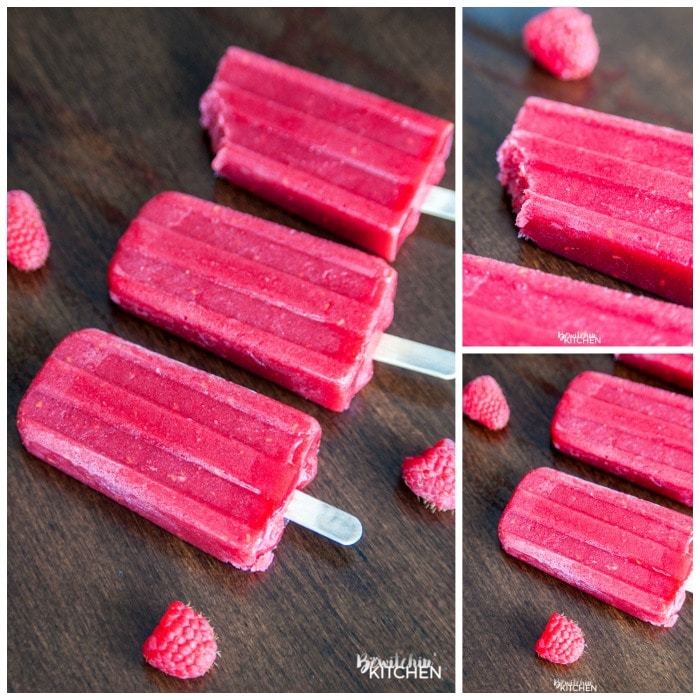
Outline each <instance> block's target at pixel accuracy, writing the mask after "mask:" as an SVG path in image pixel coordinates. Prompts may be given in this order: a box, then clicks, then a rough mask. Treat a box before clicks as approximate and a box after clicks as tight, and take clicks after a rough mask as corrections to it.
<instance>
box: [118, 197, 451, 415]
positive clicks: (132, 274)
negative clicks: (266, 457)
mask: <svg viewBox="0 0 700 700" xmlns="http://www.w3.org/2000/svg"><path fill="white" fill-rule="evenodd" d="M108 278H109V291H110V296H111V298H112V300H113V301H114V302H116V303H117V304H119V305H120V306H122V307H123V308H125V309H127V310H128V311H130V312H132V313H134V314H136V315H137V316H140V317H141V318H145V319H146V320H147V321H149V322H151V323H153V324H155V325H157V326H160V327H162V328H165V329H166V330H168V331H170V332H172V333H175V334H176V335H179V336H181V337H183V338H185V339H186V340H189V341H190V342H192V343H195V344H197V345H200V346H203V347H205V348H207V349H208V350H211V351H212V352H214V353H216V354H218V355H220V356H221V357H224V358H226V359H228V360H230V361H231V362H234V363H235V364H237V365H239V366H241V367H244V368H245V369H247V370H249V371H252V372H255V373H257V374H260V375H261V376H263V377H265V378H267V379H269V380H271V381H273V382H276V383H278V384H280V385H281V386H284V387H285V388H287V389H290V390H291V391H294V392H296V393H298V394H300V395H301V396H304V397H305V398H307V399H310V400H312V401H315V402H317V403H319V404H321V405H322V406H325V407H326V408H330V409H331V410H335V411H342V410H345V409H346V408H347V407H348V406H349V404H350V401H351V399H352V397H353V396H354V395H355V394H356V393H357V392H358V391H360V389H362V387H364V386H365V385H366V384H367V382H368V381H369V380H370V378H371V377H372V373H373V357H374V354H375V352H376V351H377V350H378V349H382V348H385V341H387V340H391V339H393V336H389V338H388V339H387V337H386V335H385V334H384V333H383V332H384V330H385V329H386V328H387V327H388V326H389V324H390V323H391V321H392V318H393V314H394V306H393V300H394V295H395V291H396V282H397V275H396V272H395V270H394V269H393V268H392V267H391V266H390V265H388V264H387V263H386V262H385V261H384V260H381V259H380V258H378V257H376V256H372V255H369V254H367V253H364V252H363V251H359V250H356V249H353V248H349V247H347V246H344V245H340V244H338V243H334V242H332V241H329V240H326V239H322V238H320V237H318V236H312V235H310V234H307V233H303V232H301V231H295V230H293V229H290V228H287V227H284V226H280V225H278V224H273V223H271V222H269V221H264V220H262V219H259V218H257V217H253V216H250V215H247V214H243V213H241V212H237V211H234V210H233V209H229V208H228V207H224V206H221V205H218V204H214V203H212V202H206V201H204V200H201V199H198V198H196V197H191V196H189V195H185V194H180V193H177V192H164V193H162V194H160V195H157V196H156V197H154V198H153V199H151V200H150V201H149V202H147V203H146V204H145V205H144V206H143V207H142V208H141V210H140V211H139V213H138V215H137V216H136V218H135V219H134V221H132V223H131V224H130V226H129V227H128V229H127V231H126V232H125V234H124V236H123V237H122V238H121V240H120V241H119V244H118V246H117V250H116V252H115V254H114V257H113V258H112V261H111V263H110V266H109V273H108ZM421 347H422V348H423V349H425V348H426V347H427V348H428V349H429V350H430V348H429V346H421ZM433 350H434V351H435V352H434V353H433V355H435V354H438V353H440V351H439V349H433ZM442 353H443V354H444V353H445V351H442ZM449 357H450V358H451V360H452V362H451V364H452V368H453V371H454V354H453V353H449ZM382 358H383V359H385V360H386V359H390V358H387V357H386V356H385V355H384V354H383V355H382ZM411 359H415V358H411ZM419 359H420V358H419ZM438 359H444V358H440V357H439V358H438Z"/></svg>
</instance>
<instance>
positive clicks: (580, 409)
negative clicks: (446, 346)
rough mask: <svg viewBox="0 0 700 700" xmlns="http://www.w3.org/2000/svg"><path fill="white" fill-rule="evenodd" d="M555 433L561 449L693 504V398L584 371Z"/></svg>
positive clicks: (569, 392)
mask: <svg viewBox="0 0 700 700" xmlns="http://www.w3.org/2000/svg"><path fill="white" fill-rule="evenodd" d="M551 433H552V442H553V444H554V446H555V447H556V448H557V449H558V450H561V451H562V452H565V453H566V454H568V455H571V456H572V457H576V458H577V459H580V460H582V461H584V462H587V463H588V464H592V465H594V466H596V467H599V468H601V469H605V470H606V471H609V472H612V473H613V474H617V475H618V476H621V477H623V478H625V479H628V480H629V481H633V482H635V483H637V484H640V485H642V486H644V487H646V488H648V489H650V490H652V491H656V492H658V493H661V494H663V495H664V496H668V497H669V498H673V499H675V500H677V501H680V502H681V503H684V504H685V505H688V506H692V505H693V399H692V398H690V397H689V396H683V395H682V394H676V393H675V392H672V391H666V390H665V389H658V388H656V387H652V386H647V385H646V384H640V383H639V382H633V381H631V380H629V379H623V378H622V377H613V376H612V375H609V374H603V373H601V372H583V373H581V374H579V375H578V376H577V377H575V378H574V379H573V380H572V381H571V382H570V384H569V386H568V387H567V388H566V391H565V392H564V394H563V396H562V398H561V400H560V401H559V404H558V405H557V408H556V411H555V413H554V418H553V419H552V425H551Z"/></svg>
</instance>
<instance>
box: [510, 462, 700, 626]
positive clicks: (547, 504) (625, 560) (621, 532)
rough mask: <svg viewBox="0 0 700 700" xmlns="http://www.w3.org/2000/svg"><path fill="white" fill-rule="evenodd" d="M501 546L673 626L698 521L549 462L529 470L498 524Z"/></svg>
mask: <svg viewBox="0 0 700 700" xmlns="http://www.w3.org/2000/svg"><path fill="white" fill-rule="evenodd" d="M498 536H499V538H500V541H501V545H502V546H503V549H504V550H505V551H506V552H507V553H508V554H510V555H512V556H514V557H517V558H518V559H521V560H522V561H524V562H527V563H528V564H531V565H532V566H535V567H537V568H538V569H541V570H542V571H545V572H546V573H548V574H551V575H552V576H556V577H557V578H559V579H561V580H562V581H565V582H566V583H570V584H571V585H573V586H576V588H579V589H580V590H582V591H585V592H586V593H590V594H592V595H594V596H595V597H596V598H599V599H600V600H603V601H605V602H606V603H610V604H611V605H614V606H615V607H617V608H619V609H620V610H622V611H624V612H626V613H629V614H630V615H634V616H635V617H638V618H639V619H641V620H645V621H646V622H651V623H652V624H654V625H660V626H663V627H672V626H673V625H674V624H675V622H676V620H677V619H678V611H679V610H680V609H681V607H682V606H683V602H684V601H685V588H684V587H685V585H686V582H687V580H688V578H689V576H690V573H691V570H692V563H693V519H692V518H690V517H688V516H687V515H684V514H683V513H678V512H676V511H673V510H671V509H669V508H663V507H662V506H659V505H657V504H655V503H650V502H649V501H644V500H642V499H640V498H636V497H634V496H630V495H628V494H624V493H620V492H618V491H614V490H612V489H609V488H606V487H604V486H599V485H598V484H594V483H591V482H588V481H584V480H583V479H578V478H576V477H574V476H571V475H569V474H565V473H564V472H560V471H557V470H555V469H549V468H547V467H541V468H539V469H533V470H532V471H530V472H528V473H527V474H526V475H525V477H524V478H523V479H522V481H521V482H520V484H519V485H518V487H517V488H516V490H515V492H514V493H513V496H512V497H511V499H510V502H509V503H508V505H507V506H506V508H505V510H504V511H503V515H502V516H501V521H500V523H499V526H498Z"/></svg>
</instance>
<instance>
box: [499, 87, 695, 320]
mask: <svg viewBox="0 0 700 700" xmlns="http://www.w3.org/2000/svg"><path fill="white" fill-rule="evenodd" d="M692 139H693V136H692V134H688V133H684V132H681V131H676V130H674V129H669V128H666V127H660V126H655V125H652V124H646V123H644V122H639V121H636V120H633V119H626V118H623V117H617V116H613V115H609V114H603V113H601V112H595V111H593V110H590V109H583V108H581V107H573V106H571V105H567V104H563V103H560V102H554V101H552V100H545V99H542V98H539V97H529V98H528V99H527V100H526V101H525V104H524V105H523V107H522V108H521V109H520V112H519V113H518V116H517V118H516V120H515V124H514V125H513V129H512V130H511V132H510V134H509V135H508V136H507V138H506V139H505V141H504V142H503V144H502V145H501V146H500V148H499V150H498V163H499V166H500V173H499V179H500V181H501V183H502V184H503V185H504V186H505V187H506V188H507V189H508V192H509V193H510V195H511V196H512V199H513V209H514V210H515V212H516V213H517V217H516V220H515V223H516V226H518V228H519V229H520V236H522V237H524V238H529V239H531V240H532V241H534V242H535V243H537V244H538V245H539V246H541V247H542V248H544V249H546V250H549V251H551V252H553V253H556V254H558V255H561V256H562V257H564V258H568V259H569V260H573V261H575V262H579V263H582V264H583V265H587V266H588V267H591V268H593V269H596V270H599V271H601V272H604V273H606V274H608V275H611V276H613V277H617V278H618V279H621V280H624V281H626V282H629V283H630V284H634V285H636V286H638V287H640V288H642V289H645V290H647V291H650V292H653V293H654V294H658V295H659V296H661V297H664V298H665V299H669V300H671V301H674V302H677V303H680V304H685V305H686V306H692V303H693V299H692V278H693V238H692V233H693V228H692V223H693V200H692V190H693V182H692V161H693V140H692Z"/></svg>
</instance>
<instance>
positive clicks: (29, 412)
mask: <svg viewBox="0 0 700 700" xmlns="http://www.w3.org/2000/svg"><path fill="white" fill-rule="evenodd" d="M17 426H18V428H19V432H20V435H21V438H22V442H23V443H24V445H25V447H26V448H27V450H29V452H31V453H32V454H34V455H35V456H37V457H39V458H40V459H42V460H44V461H45V462H48V463H49V464H51V465H53V466H55V467H57V468H58V469H61V470H62V471H64V472H66V473H67V474H70V475H71V476H73V477H75V478H76V479H79V480H80V481H83V482H84V483H86V484H87V485H89V486H91V487H92V488H94V489H96V490H97V491H100V492H101V493H104V494H106V495H107V496H109V497H111V498H113V499H114V500H115V501H117V502H119V503H121V504H122V505H125V506H127V507H128V508H130V509H131V510H133V511H135V512H136V513H139V514H141V515H142V516H144V517H145V518H147V519H149V520H151V521H152V522H154V523H156V524H157V525H160V526H161V527H163V528H164V529H166V530H168V531H169V532H171V533H173V534H175V535H177V536H178V537H180V538H182V539H183V540H185V541H187V542H189V543H190V544H192V545H194V546H196V547H199V548H200V549H202V550H204V551H205V552H208V553H209V554H211V555H212V556H214V557H216V558H217V559H220V560H222V561H224V562H228V563H230V564H233V565H234V566H236V567H238V568H241V569H246V570H250V571H261V570H264V569H267V568H268V567H269V566H270V564H271V562H272V559H273V550H274V549H275V547H276V546H277V544H278V542H279V540H280V538H281V537H282V533H283V531H284V527H285V521H286V519H287V518H292V516H293V511H295V510H297V511H298V510H304V503H303V501H308V500H311V501H312V502H315V499H311V497H309V496H307V495H306V494H304V493H303V492H301V491H299V490H298V489H301V488H303V487H304V486H306V485H307V484H308V483H309V482H310V481H311V480H312V479H313V478H314V476H315V474H316V469H317V455H318V447H319V442H320V439H321V428H320V426H319V424H318V422H317V421H316V420H315V419H314V418H312V417H311V416H308V415H306V414H305V413H302V412H301V411H298V410H296V409H293V408H290V407H288V406H286V405H284V404H281V403H279V402H277V401H274V400H272V399H270V398H267V397H265V396H262V395H260V394H257V393H255V392H253V391H250V390H249V389H245V388H243V387H240V386H238V385H236V384H232V383H230V382H227V381H225V380H224V379H221V378H220V377H215V376H212V375H210V374H207V373H206V372H203V371H201V370H197V369H194V368H192V367H188V366H187V365H184V364H182V363H180V362H176V361H175V360H171V359H169V358H166V357H163V356H162V355H158V354H156V353H154V352H151V351H149V350H146V349H144V348H142V347H139V346H138V345H134V344H133V343H130V342H127V341H125V340H121V339H120V338H117V337H116V336H113V335H111V334H108V333H105V332H103V331H99V330H95V329H87V330H82V331H78V332H76V333H73V334H71V335H69V336H68V337H67V338H65V339H64V340H63V341H62V342H61V343H60V344H59V345H58V346H57V347H56V348H55V349H54V351H53V352H52V353H51V355H50V356H49V358H48V359H47V361H46V362H45V364H44V366H43V367H42V369H41V370H40V371H39V373H38V375H37V376H36V378H35V379H34V381H33V382H32V384H31V385H30V387H29V389H28V391H27V393H26V394H25V396H24V398H23V399H22V402H21V404H20V407H19V412H18V416H17ZM297 497H299V499H297ZM298 500H301V501H302V503H301V504H300V503H299V502H298ZM316 503H319V504H320V506H319V508H317V509H316V512H317V513H318V512H321V513H323V512H324V511H325V509H326V508H328V509H331V511H333V512H334V513H336V515H337V513H340V516H338V518H337V521H336V525H333V524H332V523H331V528H333V527H337V529H338V530H339V531H340V530H342V529H343V528H345V527H349V533H350V536H346V535H347V534H348V533H345V534H343V533H342V532H341V534H340V536H339V537H336V539H339V540H343V538H345V543H346V544H347V543H349V540H352V539H353V537H354V538H355V539H357V538H358V537H359V533H360V532H361V526H359V521H357V519H355V518H353V517H352V516H349V515H347V514H343V513H342V511H336V509H333V508H332V506H327V505H326V504H322V503H320V502H316ZM307 510H309V509H308V508H307ZM311 510H313V508H311ZM290 513H292V515H290ZM331 515H333V513H331ZM321 519H323V516H321ZM330 521H332V518H329V517H326V523H328V522H330ZM337 522H340V525H337ZM313 529H317V530H319V531H320V530H321V529H322V528H321V527H319V528H313ZM353 531H354V534H353ZM324 534H326V533H324Z"/></svg>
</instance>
